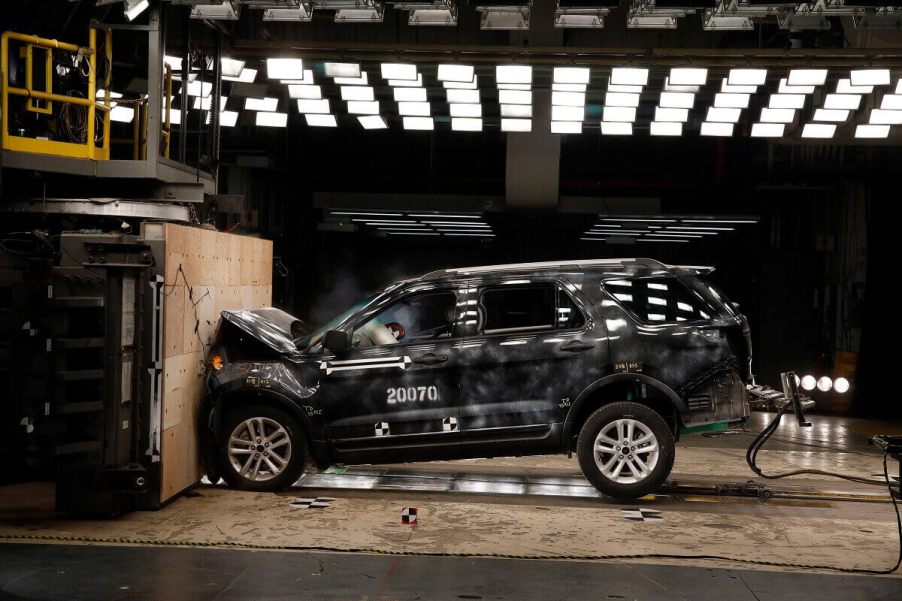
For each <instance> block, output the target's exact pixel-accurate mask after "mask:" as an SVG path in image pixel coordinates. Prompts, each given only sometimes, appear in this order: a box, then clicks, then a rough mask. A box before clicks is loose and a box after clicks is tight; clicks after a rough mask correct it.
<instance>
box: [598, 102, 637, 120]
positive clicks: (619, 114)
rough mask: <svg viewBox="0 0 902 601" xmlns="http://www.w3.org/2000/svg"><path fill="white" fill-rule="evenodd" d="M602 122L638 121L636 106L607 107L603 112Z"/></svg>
mask: <svg viewBox="0 0 902 601" xmlns="http://www.w3.org/2000/svg"><path fill="white" fill-rule="evenodd" d="M602 120H603V121H610V122H627V121H628V122H630V123H632V122H633V121H635V120H636V107H634V106H606V107H604V111H603V112H602Z"/></svg>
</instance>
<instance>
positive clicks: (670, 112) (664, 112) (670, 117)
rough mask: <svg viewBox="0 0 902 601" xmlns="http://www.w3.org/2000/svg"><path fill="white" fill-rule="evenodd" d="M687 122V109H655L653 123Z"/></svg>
mask: <svg viewBox="0 0 902 601" xmlns="http://www.w3.org/2000/svg"><path fill="white" fill-rule="evenodd" d="M688 120H689V109H682V108H668V107H662V106H658V107H655V121H678V122H680V123H685V122H686V121H688Z"/></svg>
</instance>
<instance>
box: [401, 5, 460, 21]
mask: <svg viewBox="0 0 902 601" xmlns="http://www.w3.org/2000/svg"><path fill="white" fill-rule="evenodd" d="M420 4H421V3H418V2H413V3H409V2H405V3H395V5H394V6H395V8H410V9H411V10H409V11H408V15H410V16H409V17H408V18H407V24H408V25H411V26H414V27H416V26H433V27H453V26H455V25H457V6H455V5H454V4H450V3H448V4H447V5H446V4H445V2H423V3H422V6H423V8H418V7H419V6H420ZM437 7H441V8H437Z"/></svg>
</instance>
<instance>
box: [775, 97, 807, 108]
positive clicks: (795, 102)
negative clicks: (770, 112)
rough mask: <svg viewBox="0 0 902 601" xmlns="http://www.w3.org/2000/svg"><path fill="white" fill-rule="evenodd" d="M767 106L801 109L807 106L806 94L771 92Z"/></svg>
mask: <svg viewBox="0 0 902 601" xmlns="http://www.w3.org/2000/svg"><path fill="white" fill-rule="evenodd" d="M767 106H769V107H770V108H772V109H800V108H804V107H805V95H804V94H771V95H770V102H768V104H767Z"/></svg>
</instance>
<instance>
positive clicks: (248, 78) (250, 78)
mask: <svg viewBox="0 0 902 601" xmlns="http://www.w3.org/2000/svg"><path fill="white" fill-rule="evenodd" d="M256 79H257V70H256V69H251V68H250V67H245V68H244V69H242V70H241V75H239V76H238V77H232V76H231V75H223V76H222V80H223V81H237V82H241V83H254V80H256Z"/></svg>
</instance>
